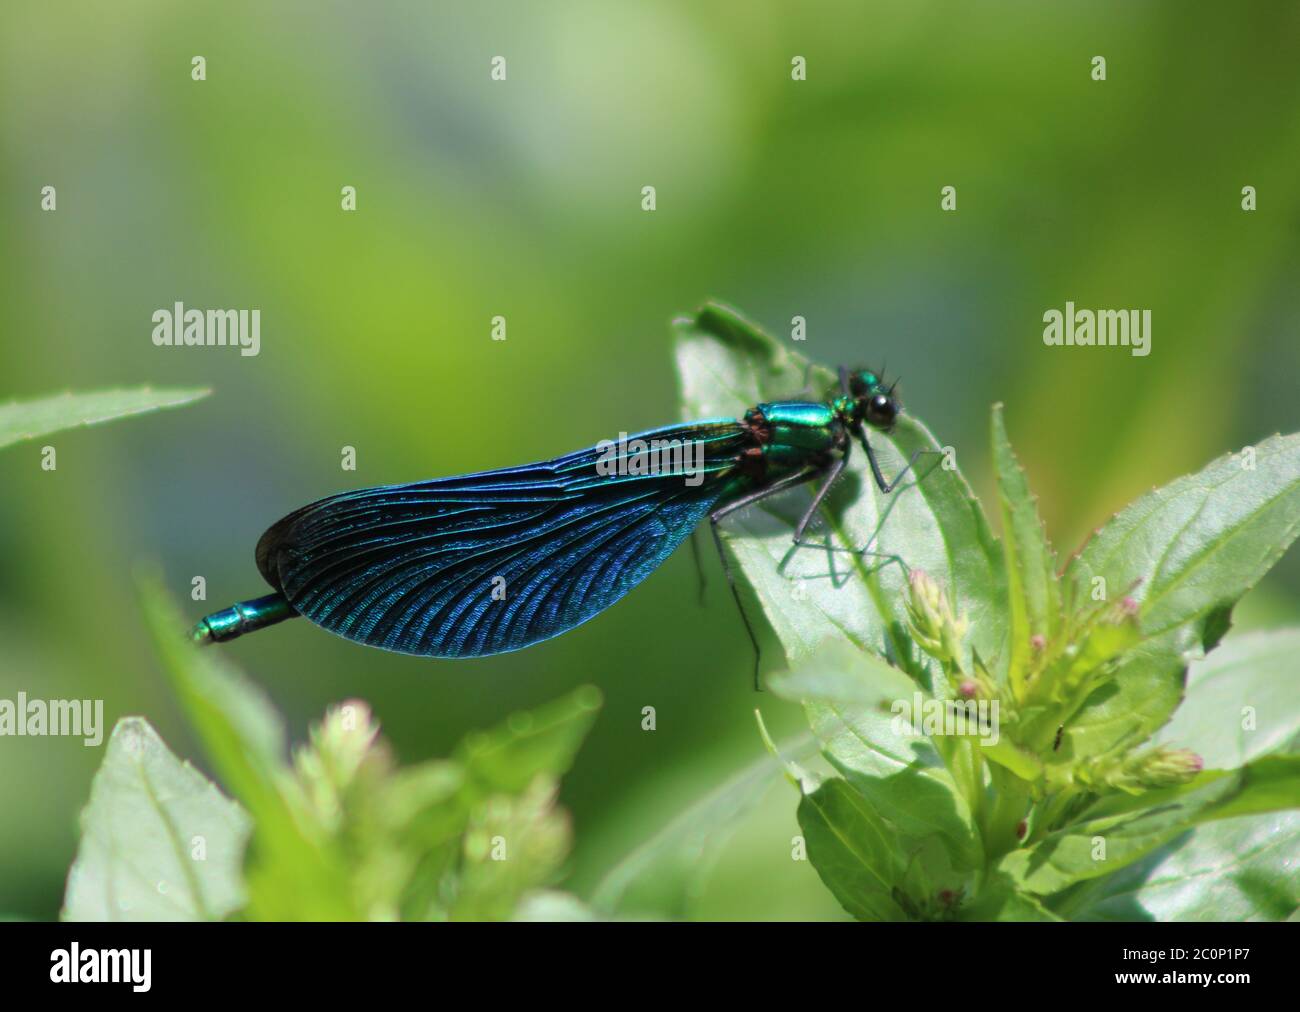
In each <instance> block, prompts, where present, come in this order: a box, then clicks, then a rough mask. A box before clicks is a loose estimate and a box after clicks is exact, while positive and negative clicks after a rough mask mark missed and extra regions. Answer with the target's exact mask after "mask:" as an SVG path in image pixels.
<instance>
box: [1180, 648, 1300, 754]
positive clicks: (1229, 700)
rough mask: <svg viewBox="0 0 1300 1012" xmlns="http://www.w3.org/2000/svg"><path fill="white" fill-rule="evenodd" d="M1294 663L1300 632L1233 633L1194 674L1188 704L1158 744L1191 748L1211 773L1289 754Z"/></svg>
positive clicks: (1299, 731) (1296, 701)
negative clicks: (1284, 752)
mask: <svg viewBox="0 0 1300 1012" xmlns="http://www.w3.org/2000/svg"><path fill="white" fill-rule="evenodd" d="M1297 657H1300V629H1285V630H1280V631H1277V632H1256V633H1244V634H1240V635H1238V634H1236V633H1234V634H1233V635H1232V636H1229V637H1228V638H1227V639H1226V640H1225V641H1224V644H1223V646H1222V647H1220V648H1219V649H1218V650H1216V651H1214V653H1212V654H1210V656H1209V657H1207V658H1205V659H1204V660H1201V661H1197V662H1196V663H1194V664H1193V665H1192V666H1191V668H1190V670H1189V672H1188V675H1187V698H1186V699H1185V700H1184V701H1183V704H1182V705H1181V706H1180V707H1178V709H1177V710H1176V711H1174V716H1173V719H1172V720H1171V721H1170V722H1169V723H1168V724H1166V725H1165V726H1164V727H1163V728H1161V730H1160V732H1159V734H1157V735H1156V741H1157V742H1160V743H1165V744H1170V745H1185V746H1187V747H1189V748H1192V749H1194V750H1195V751H1196V752H1197V753H1198V754H1199V755H1200V756H1201V758H1202V759H1203V760H1204V761H1205V765H1206V766H1207V767H1210V768H1215V769H1234V768H1236V767H1238V766H1241V765H1244V764H1245V763H1247V762H1249V761H1250V760H1252V759H1255V758H1258V757H1259V756H1262V755H1266V754H1268V753H1270V752H1277V751H1279V750H1281V749H1284V748H1286V747H1287V746H1288V744H1289V743H1290V742H1291V741H1293V740H1294V739H1295V738H1296V736H1297V735H1300V693H1298V692H1297V691H1296V684H1295V671H1296V658H1297Z"/></svg>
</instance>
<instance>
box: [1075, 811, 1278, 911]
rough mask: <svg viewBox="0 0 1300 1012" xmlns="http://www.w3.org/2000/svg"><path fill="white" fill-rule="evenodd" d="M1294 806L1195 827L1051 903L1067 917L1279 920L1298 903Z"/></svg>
mask: <svg viewBox="0 0 1300 1012" xmlns="http://www.w3.org/2000/svg"><path fill="white" fill-rule="evenodd" d="M1297 853H1300V813H1297V812H1274V813H1270V814H1268V815H1260V816H1253V817H1251V818H1246V819H1228V820H1225V821H1222V822H1213V823H1209V824H1208V825H1203V826H1198V827H1197V828H1196V829H1194V830H1192V831H1191V832H1190V833H1187V834H1185V835H1183V836H1181V837H1179V838H1177V839H1176V840H1174V841H1173V842H1172V843H1169V844H1166V845H1165V846H1164V847H1161V848H1160V849H1159V850H1156V851H1154V852H1153V853H1151V854H1149V855H1148V856H1147V857H1145V858H1143V859H1142V860H1141V861H1138V862H1136V863H1134V864H1131V865H1129V866H1128V867H1127V868H1123V869H1121V870H1120V871H1118V872H1117V873H1116V874H1114V875H1107V876H1105V877H1103V878H1100V879H1095V880H1093V881H1090V882H1087V883H1083V884H1082V885H1081V886H1080V887H1078V888H1077V889H1075V890H1072V891H1071V892H1070V893H1067V894H1066V899H1065V901H1064V902H1062V903H1060V904H1059V905H1058V904H1056V903H1055V902H1054V903H1053V906H1055V907H1056V908H1057V909H1058V910H1059V911H1060V912H1062V913H1065V914H1067V916H1069V918H1070V919H1071V920H1088V921H1138V920H1142V921H1145V920H1157V921H1259V920H1266V921H1284V920H1286V919H1287V918H1288V917H1291V916H1293V915H1294V914H1295V912H1296V911H1297V910H1298V909H1300V876H1297V875H1296V874H1295V856H1296V854H1297Z"/></svg>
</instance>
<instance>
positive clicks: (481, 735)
mask: <svg viewBox="0 0 1300 1012" xmlns="http://www.w3.org/2000/svg"><path fill="white" fill-rule="evenodd" d="M600 704H601V696H600V690H599V689H596V688H595V687H594V686H590V685H585V686H582V687H581V688H579V689H577V690H576V691H574V692H572V693H570V694H569V695H568V696H566V697H564V698H563V699H558V700H556V701H555V702H553V703H548V704H547V705H545V706H542V707H539V708H538V709H536V710H531V711H524V712H520V713H515V714H512V715H511V716H510V717H508V718H506V721H505V722H504V723H503V724H501V725H500V726H498V727H496V728H493V729H492V730H490V731H477V732H474V733H472V734H470V735H467V736H466V738H465V741H464V743H463V744H462V745H461V747H460V749H459V750H458V751H457V753H456V758H457V759H458V760H460V761H461V762H463V763H464V765H465V769H466V772H467V777H468V779H469V780H470V781H471V782H472V783H473V784H474V785H475V787H476V788H477V789H478V790H479V791H480V792H481V793H483V794H490V793H494V792H502V793H507V794H517V793H519V792H521V791H523V790H524V789H525V788H526V787H527V786H528V785H529V784H530V783H532V781H533V779H534V778H535V777H537V776H538V775H540V774H547V775H550V776H555V777H558V776H560V775H561V774H563V773H567V772H568V770H569V767H570V766H572V765H573V757H574V756H575V755H576V754H577V752H578V749H579V748H580V747H581V745H582V742H583V740H584V739H585V738H586V737H587V732H588V731H589V730H590V729H591V725H592V722H593V721H594V720H595V719H596V714H597V713H599V712H600Z"/></svg>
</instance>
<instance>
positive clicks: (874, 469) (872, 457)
mask: <svg viewBox="0 0 1300 1012" xmlns="http://www.w3.org/2000/svg"><path fill="white" fill-rule="evenodd" d="M853 434H854V435H855V436H857V437H858V442H859V443H861V444H862V449H864V450H866V451H867V463H868V464H870V465H871V476H872V477H873V478H875V479H876V488H878V489H880V491H881V494H882V495H889V493H890V492H892V491H894V489H896V488H897V487H898V483H899V482H900V481H902V480H903V476H904V475H905V474H907V472H908V471H910V470H912V465H913V464H915V463H916V460H917V458H918V457H920V456H921V454H923V453H939V452H940V451H938V450H925V449H920V450H913V451H912V456H911V457H910V458H909V459H908V461H907V463H906V464H905V465H904V466H903V469H902V470H901V471H899V472H898V474H896V475H894V480H893V481H885V476H884V474H882V473H881V471H880V465H879V464H878V463H876V454H875V451H874V450H872V449H871V443H870V442H869V441H868V440H867V432H866V430H865V429H864V428H862V426H860V425H859V426H858V427H857V428H856V429H855V430H854V432H853ZM845 456H847V454H846V455H845Z"/></svg>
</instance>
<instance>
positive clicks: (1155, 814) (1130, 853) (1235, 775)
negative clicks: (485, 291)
mask: <svg viewBox="0 0 1300 1012" xmlns="http://www.w3.org/2000/svg"><path fill="white" fill-rule="evenodd" d="M1296 807H1300V755H1286V756H1266V757H1264V758H1262V759H1259V760H1256V761H1255V762H1253V763H1251V764H1249V765H1247V766H1243V767H1242V768H1241V769H1237V770H1207V771H1205V772H1203V773H1201V774H1199V775H1198V776H1197V777H1196V778H1195V779H1194V780H1192V781H1191V782H1190V783H1187V784H1184V785H1182V786H1180V787H1171V788H1166V789H1162V790H1154V791H1148V792H1146V793H1144V794H1140V795H1136V796H1135V795H1127V794H1115V795H1110V796H1108V797H1106V798H1103V799H1102V800H1101V801H1099V802H1097V803H1096V804H1095V805H1093V806H1092V807H1091V808H1090V809H1088V810H1087V811H1086V812H1085V813H1084V814H1083V816H1082V818H1081V819H1080V821H1078V822H1076V823H1075V824H1073V825H1070V826H1067V827H1065V828H1063V829H1060V830H1058V831H1056V832H1054V833H1052V834H1050V835H1048V836H1047V837H1045V838H1044V839H1043V840H1041V841H1039V842H1038V843H1036V844H1034V845H1033V846H1030V847H1026V848H1024V849H1023V850H1018V851H1014V852H1012V853H1011V854H1008V855H1007V856H1006V857H1005V858H1003V860H1002V861H1001V862H1000V866H999V867H1000V870H1002V871H1005V872H1006V873H1007V874H1009V875H1011V877H1012V878H1013V880H1014V881H1015V882H1016V883H1017V886H1018V887H1019V888H1021V889H1023V890H1025V891H1028V892H1032V893H1036V894H1039V895H1046V894H1049V893H1054V892H1059V891H1060V890H1062V889H1065V888H1067V887H1069V886H1071V885H1073V884H1074V883H1076V882H1079V881H1082V880H1084V879H1089V878H1095V877H1097V876H1100V875H1107V874H1110V873H1111V872H1114V871H1117V870H1119V869H1120V868H1123V867H1124V866H1125V865H1128V864H1131V863H1132V862H1134V861H1136V860H1138V859H1139V858H1141V857H1143V856H1144V855H1146V854H1148V853H1150V852H1151V851H1153V850H1155V849H1156V848H1158V847H1161V846H1163V845H1165V844H1166V843H1168V842H1170V841H1171V840H1173V839H1174V838H1175V837H1176V836H1178V835H1179V834H1180V833H1183V832H1185V831H1186V830H1188V829H1191V828H1192V827H1193V826H1196V825H1198V824H1200V823H1204V822H1210V821H1213V820H1217V819H1227V818H1232V817H1234V816H1238V815H1253V814H1258V813H1263V812H1272V811H1281V810H1284V809H1288V808H1296Z"/></svg>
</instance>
